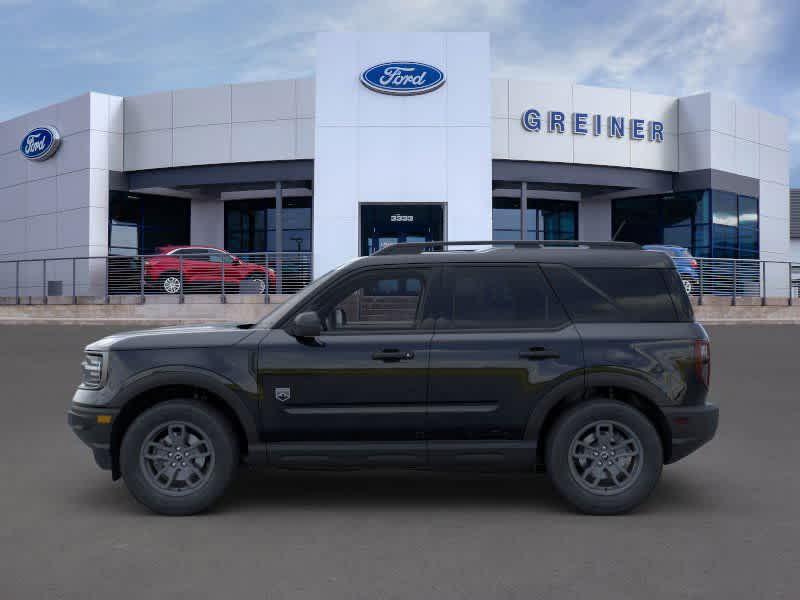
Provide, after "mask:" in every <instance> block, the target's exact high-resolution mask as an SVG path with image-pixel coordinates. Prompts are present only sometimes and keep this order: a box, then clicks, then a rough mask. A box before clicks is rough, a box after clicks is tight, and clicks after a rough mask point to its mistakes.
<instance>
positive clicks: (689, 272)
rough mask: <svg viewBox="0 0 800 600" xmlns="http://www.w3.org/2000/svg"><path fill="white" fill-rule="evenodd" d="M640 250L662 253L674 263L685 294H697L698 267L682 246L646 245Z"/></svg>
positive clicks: (695, 260) (698, 283)
mask: <svg viewBox="0 0 800 600" xmlns="http://www.w3.org/2000/svg"><path fill="white" fill-rule="evenodd" d="M642 250H650V251H653V252H663V253H664V254H666V255H667V256H669V257H670V258H671V259H672V262H673V263H675V268H676V269H677V271H678V275H680V277H681V281H682V282H683V287H684V288H685V289H686V293H687V294H689V295H691V294H692V293H693V292H694V293H697V292H698V289H699V287H700V265H699V264H698V263H697V259H695V257H694V256H692V254H691V253H690V252H689V250H687V249H686V248H684V247H683V246H669V245H666V244H647V245H644V246H642Z"/></svg>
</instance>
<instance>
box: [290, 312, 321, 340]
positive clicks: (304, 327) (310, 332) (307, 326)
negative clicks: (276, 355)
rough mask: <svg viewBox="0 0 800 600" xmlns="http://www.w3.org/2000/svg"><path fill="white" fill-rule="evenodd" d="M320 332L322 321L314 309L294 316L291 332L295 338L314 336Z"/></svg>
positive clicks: (317, 335)
mask: <svg viewBox="0 0 800 600" xmlns="http://www.w3.org/2000/svg"><path fill="white" fill-rule="evenodd" d="M321 333H322V321H320V319H319V315H318V314H317V313H315V312H314V311H309V312H302V313H300V314H299V315H297V316H296V317H295V318H294V323H293V325H292V331H291V334H292V335H293V336H294V337H297V338H315V337H319V335H320V334H321Z"/></svg>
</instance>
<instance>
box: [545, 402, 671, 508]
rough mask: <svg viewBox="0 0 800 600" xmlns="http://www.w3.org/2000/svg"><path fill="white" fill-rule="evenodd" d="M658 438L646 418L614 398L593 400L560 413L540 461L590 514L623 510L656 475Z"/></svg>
mask: <svg viewBox="0 0 800 600" xmlns="http://www.w3.org/2000/svg"><path fill="white" fill-rule="evenodd" d="M663 462H664V455H663V449H662V446H661V439H660V437H659V435H658V432H657V431H656V429H655V427H653V424H652V423H651V422H650V421H649V419H648V418H647V417H646V416H645V415H644V414H642V413H641V412H640V411H638V410H637V409H635V408H633V407H632V406H629V405H627V404H624V403H622V402H618V401H615V400H605V399H597V400H591V401H588V402H585V403H582V404H579V405H577V406H575V407H573V408H571V409H569V410H568V411H567V412H566V413H564V414H563V415H562V416H561V417H560V418H559V419H558V420H557V421H556V423H555V424H554V426H553V428H552V430H551V431H550V434H549V436H548V439H547V445H546V448H545V463H546V468H547V473H548V476H549V478H550V481H551V482H552V483H553V486H554V487H555V489H556V491H558V493H559V494H560V495H561V496H562V497H563V498H564V499H565V500H566V501H567V502H569V503H570V504H571V505H572V506H574V507H575V508H577V509H578V510H580V511H582V512H585V513H588V514H594V515H613V514H620V513H624V512H628V511H630V510H632V509H633V508H635V507H637V506H638V505H640V504H641V503H642V502H644V501H645V500H646V499H647V497H648V496H649V495H650V493H651V492H652V491H653V489H654V488H655V485H656V483H658V479H659V477H660V476H661V469H662V466H663Z"/></svg>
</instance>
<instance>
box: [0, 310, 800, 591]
mask: <svg viewBox="0 0 800 600" xmlns="http://www.w3.org/2000/svg"><path fill="white" fill-rule="evenodd" d="M119 329H120V328H119V327H115V328H107V327H106V328H102V327H70V326H51V327H39V326H30V325H25V326H11V325H7V326H0V340H1V341H2V343H0V382H1V383H0V399H2V404H3V413H2V417H0V452H2V460H0V515H2V517H0V597H2V598H8V599H10V600H11V599H14V600H16V599H33V598H46V599H49V598H59V599H62V598H64V599H67V598H76V599H77V598H80V599H81V600H86V599H89V598H98V599H100V598H102V599H104V600H106V599H108V598H114V599H115V600H121V599H123V598H193V599H197V598H237V597H239V598H269V599H277V598H292V599H294V598H326V599H335V598H347V599H356V598H364V599H371V600H373V599H377V598H436V599H442V598H481V599H488V598H527V599H544V598H556V599H559V600H564V599H570V598H589V597H591V598H631V599H634V598H635V599H643V598H646V599H647V600H656V599H661V598H664V599H669V600H675V599H676V598H703V599H707V598H725V599H728V598H747V599H748V600H752V599H754V598H797V597H798V594H800V592H798V587H800V549H798V542H800V474H798V470H797V466H798V462H799V461H800V442H798V430H799V429H800V401H799V400H798V382H799V381H800V360H799V359H798V353H797V351H796V349H797V340H798V339H799V338H800V327H793V326H763V327H754V326H721V327H714V328H710V333H711V337H712V347H713V372H712V392H713V396H714V397H715V399H716V400H717V402H718V403H719V405H720V407H721V411H722V412H721V422H720V430H719V433H718V437H717V438H716V440H714V441H713V442H712V443H711V444H710V445H709V446H707V447H705V448H704V449H702V450H700V451H699V452H698V453H696V454H695V455H693V456H691V457H689V458H688V459H687V460H685V461H683V462H681V463H678V464H676V465H672V466H670V467H667V468H666V470H665V472H664V476H663V478H662V480H661V483H660V485H659V487H658V488H657V490H656V492H655V494H654V496H653V497H652V498H651V500H650V501H649V502H648V503H647V505H646V506H644V507H643V508H642V509H641V510H639V511H638V512H636V513H635V514H632V515H627V516H624V517H605V518H600V517H586V516H581V515H577V514H574V513H572V512H570V511H569V510H567V509H566V508H565V507H564V505H562V503H561V502H560V501H559V500H558V499H557V498H556V497H555V495H554V493H553V492H552V491H551V490H550V487H549V485H548V483H547V480H546V479H545V478H544V477H542V476H509V475H504V476H491V475H471V474H456V475H445V474H437V473H422V474H418V473H402V472H401V473H396V472H348V473H311V472H279V471H269V470H261V471H258V470H255V471H253V470H251V471H244V472H242V474H241V476H240V477H239V479H238V480H237V482H236V483H235V484H234V486H233V488H232V489H231V490H230V492H229V493H228V495H227V497H226V499H225V500H224V501H223V503H222V504H221V505H220V506H219V507H218V508H217V509H216V510H215V511H214V512H213V513H211V514H207V515H203V516H197V517H187V518H169V517H159V516H154V515H152V514H150V513H148V512H147V511H146V510H145V509H143V508H142V507H140V506H139V505H138V504H137V503H136V502H135V501H134V500H133V499H132V498H131V497H130V496H129V495H128V493H127V491H126V489H125V487H124V485H123V484H122V482H117V483H112V482H111V480H110V477H109V475H108V474H107V473H105V472H102V471H100V470H98V469H97V468H96V467H95V465H94V463H93V461H92V458H91V455H90V452H89V451H88V449H86V448H85V447H84V446H83V445H82V444H81V443H80V442H79V441H78V439H77V438H75V437H74V435H73V434H72V433H71V432H70V431H69V429H68V428H67V426H66V416H65V412H66V409H67V405H68V402H69V398H70V397H71V394H72V391H73V388H74V386H75V385H76V383H77V378H78V363H79V360H80V351H81V348H82V346H83V345H84V344H85V343H87V342H89V341H90V340H92V339H96V338H98V337H102V336H103V335H105V334H106V333H110V332H111V331H116V330H119Z"/></svg>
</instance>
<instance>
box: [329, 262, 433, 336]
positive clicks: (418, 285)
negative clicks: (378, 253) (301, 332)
mask: <svg viewBox="0 0 800 600" xmlns="http://www.w3.org/2000/svg"><path fill="white" fill-rule="evenodd" d="M424 290H425V272H424V271H416V270H407V269H403V270H389V271H386V270H382V271H375V272H373V273H369V274H366V275H363V276H361V277H356V278H355V279H350V280H349V281H347V282H345V283H344V284H342V286H340V287H339V288H338V289H336V290H335V291H334V292H333V297H332V298H330V299H329V301H328V302H326V303H325V307H324V308H322V309H321V310H320V318H322V320H323V322H324V323H325V325H326V328H327V329H328V330H329V331H342V330H345V331H347V330H364V329H366V330H371V329H392V330H395V329H413V328H415V327H416V326H417V324H418V321H419V313H420V308H421V306H422V298H423V295H424Z"/></svg>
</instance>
